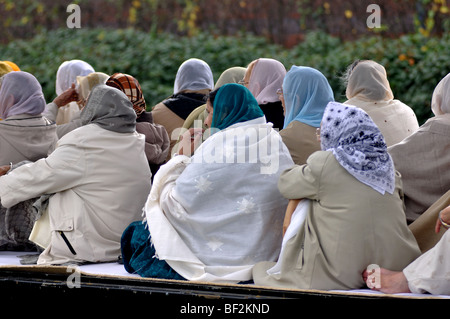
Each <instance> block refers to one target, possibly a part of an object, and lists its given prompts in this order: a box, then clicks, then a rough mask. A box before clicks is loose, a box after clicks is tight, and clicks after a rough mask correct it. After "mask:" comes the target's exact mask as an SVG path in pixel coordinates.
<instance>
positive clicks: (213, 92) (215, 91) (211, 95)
mask: <svg viewBox="0 0 450 319" xmlns="http://www.w3.org/2000/svg"><path fill="white" fill-rule="evenodd" d="M219 89H220V88H217V89H215V90H213V91H211V92H209V94H208V95H206V96H205V102H206V101H208V100H209V101H210V102H211V105H213V106H214V99H215V98H216V94H217V92H218V91H219Z"/></svg>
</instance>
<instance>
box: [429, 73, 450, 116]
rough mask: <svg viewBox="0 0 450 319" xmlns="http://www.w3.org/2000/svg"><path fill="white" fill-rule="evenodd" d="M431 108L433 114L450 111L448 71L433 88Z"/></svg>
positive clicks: (449, 79)
mask: <svg viewBox="0 0 450 319" xmlns="http://www.w3.org/2000/svg"><path fill="white" fill-rule="evenodd" d="M431 110H432V111H433V113H434V115H442V114H448V113H450V73H449V74H447V75H446V76H445V77H444V78H443V79H442V80H441V81H440V82H439V83H438V85H437V86H436V88H435V89H434V92H433V97H432V99H431Z"/></svg>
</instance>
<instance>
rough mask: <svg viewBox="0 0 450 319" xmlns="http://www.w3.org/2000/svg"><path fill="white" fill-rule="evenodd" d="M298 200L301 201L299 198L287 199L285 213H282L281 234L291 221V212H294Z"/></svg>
mask: <svg viewBox="0 0 450 319" xmlns="http://www.w3.org/2000/svg"><path fill="white" fill-rule="evenodd" d="M300 201H301V199H290V200H289V203H288V206H287V208H286V213H285V215H284V222H283V236H284V234H285V233H286V230H287V229H288V227H289V225H290V223H291V218H292V214H294V211H295V209H296V208H297V206H298V204H299V203H300Z"/></svg>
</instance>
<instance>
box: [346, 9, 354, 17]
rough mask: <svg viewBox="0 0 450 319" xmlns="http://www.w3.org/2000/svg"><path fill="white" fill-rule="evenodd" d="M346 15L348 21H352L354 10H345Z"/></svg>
mask: <svg viewBox="0 0 450 319" xmlns="http://www.w3.org/2000/svg"><path fill="white" fill-rule="evenodd" d="M344 14H345V17H346V18H347V19H351V18H352V17H353V12H352V10H345V12H344Z"/></svg>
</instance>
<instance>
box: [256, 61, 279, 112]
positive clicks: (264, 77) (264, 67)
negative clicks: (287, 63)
mask: <svg viewBox="0 0 450 319" xmlns="http://www.w3.org/2000/svg"><path fill="white" fill-rule="evenodd" d="M285 75H286V68H285V67H284V65H283V64H282V63H281V62H279V61H277V60H274V59H266V58H261V59H258V60H256V62H255V65H254V66H253V69H252V71H251V75H250V79H249V83H248V89H249V90H250V92H252V94H253V95H254V96H255V98H256V101H258V104H260V105H261V104H267V103H272V102H278V101H279V98H278V94H277V91H278V90H279V89H280V88H281V87H282V85H283V79H284V77H285Z"/></svg>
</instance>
